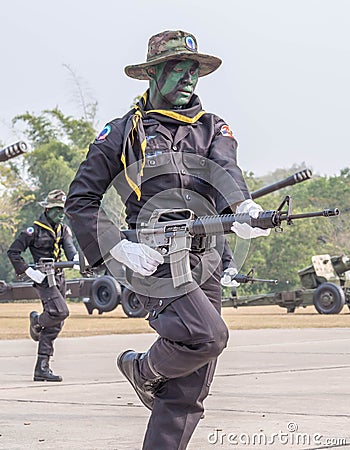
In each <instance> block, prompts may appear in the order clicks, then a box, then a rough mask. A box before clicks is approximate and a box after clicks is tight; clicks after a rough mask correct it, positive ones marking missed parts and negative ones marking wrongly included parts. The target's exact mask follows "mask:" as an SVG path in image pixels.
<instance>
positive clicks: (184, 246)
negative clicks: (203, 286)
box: [122, 196, 339, 287]
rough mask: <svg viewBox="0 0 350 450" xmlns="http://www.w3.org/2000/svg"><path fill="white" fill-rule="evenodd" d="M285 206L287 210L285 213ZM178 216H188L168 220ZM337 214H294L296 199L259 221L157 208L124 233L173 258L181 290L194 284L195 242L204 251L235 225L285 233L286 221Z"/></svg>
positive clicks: (175, 282)
mask: <svg viewBox="0 0 350 450" xmlns="http://www.w3.org/2000/svg"><path fill="white" fill-rule="evenodd" d="M285 207H286V210H283V208H285ZM174 213H180V214H183V215H187V216H188V217H187V218H186V219H181V220H168V221H167V220H165V218H166V217H167V215H169V214H174ZM337 215H339V209H337V208H334V209H324V210H323V211H317V212H306V213H300V214H292V198H291V197H290V196H286V197H285V199H284V200H283V202H282V203H281V204H280V206H279V207H278V209H277V210H275V211H262V212H261V213H259V216H258V217H257V218H256V219H253V218H252V217H250V216H249V214H246V213H244V214H243V213H240V214H225V215H218V216H215V215H213V216H204V217H197V218H196V217H195V215H194V213H193V211H191V210H190V209H175V210H174V209H156V210H154V211H153V213H152V215H151V217H150V219H149V221H148V222H147V223H142V224H141V225H140V227H139V228H138V229H136V230H122V232H123V234H124V235H125V237H126V238H127V239H128V240H130V241H133V242H139V243H143V244H146V245H148V246H149V247H151V248H153V249H156V250H157V251H159V253H161V254H162V255H164V256H169V258H170V261H169V262H170V269H171V275H172V280H173V285H174V287H179V286H182V285H183V284H185V283H188V282H191V281H192V274H191V269H190V260H189V252H190V250H191V249H192V248H193V241H194V239H196V247H197V249H198V241H200V242H201V244H200V245H202V248H203V250H204V249H205V248H206V245H207V237H210V236H215V235H220V234H227V233H232V230H231V227H232V224H233V222H239V223H248V224H249V225H250V226H251V227H258V228H263V229H268V228H275V229H276V230H277V231H278V230H279V231H282V228H281V224H282V222H284V221H285V222H286V223H287V225H291V224H292V223H293V220H296V219H306V218H311V217H331V216H337Z"/></svg>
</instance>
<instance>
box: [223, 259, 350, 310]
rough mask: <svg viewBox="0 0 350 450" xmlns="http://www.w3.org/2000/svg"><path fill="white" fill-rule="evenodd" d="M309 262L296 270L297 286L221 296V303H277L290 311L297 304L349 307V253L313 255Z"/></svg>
mask: <svg viewBox="0 0 350 450" xmlns="http://www.w3.org/2000/svg"><path fill="white" fill-rule="evenodd" d="M311 260H312V264H311V265H310V266H307V267H305V268H304V269H301V270H299V271H298V275H299V278H300V282H301V287H300V289H295V290H291V291H288V290H286V291H278V292H271V293H267V294H260V295H247V296H237V293H236V291H235V290H234V289H233V291H232V295H231V297H227V298H224V299H223V306H230V307H234V308H238V307H241V306H263V305H278V306H280V307H281V308H286V310H287V312H289V313H293V312H294V311H295V309H296V308H298V307H304V308H305V307H306V306H310V305H314V307H315V308H316V310H317V311H318V312H319V313H320V314H338V313H340V311H341V310H342V309H343V306H344V305H348V307H349V309H350V257H349V256H346V255H340V256H330V255H315V256H313V257H312V258H311Z"/></svg>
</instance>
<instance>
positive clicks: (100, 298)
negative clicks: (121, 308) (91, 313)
mask: <svg viewBox="0 0 350 450" xmlns="http://www.w3.org/2000/svg"><path fill="white" fill-rule="evenodd" d="M120 294H121V286H120V284H119V283H118V281H117V280H115V279H114V278H113V277H111V276H109V275H104V276H102V277H99V278H96V280H95V281H94V282H93V283H92V286H91V293H90V304H91V307H92V308H96V309H98V312H99V313H100V314H101V313H103V312H109V311H113V309H115V308H116V307H117V305H118V304H119V302H120Z"/></svg>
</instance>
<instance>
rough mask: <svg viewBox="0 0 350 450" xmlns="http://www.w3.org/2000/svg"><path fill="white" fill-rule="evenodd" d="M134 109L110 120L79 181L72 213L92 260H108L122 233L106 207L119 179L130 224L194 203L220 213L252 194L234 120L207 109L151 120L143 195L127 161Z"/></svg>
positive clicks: (199, 209) (199, 210)
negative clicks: (183, 118)
mask: <svg viewBox="0 0 350 450" xmlns="http://www.w3.org/2000/svg"><path fill="white" fill-rule="evenodd" d="M131 114H132V111H130V112H129V113H127V114H126V115H125V116H124V117H123V118H118V119H115V120H113V121H112V122H110V123H109V124H108V125H107V127H108V128H107V129H108V131H109V133H108V134H104V135H102V137H101V135H100V136H99V137H98V138H97V139H96V140H95V142H94V143H93V144H91V145H90V149H89V152H88V154H87V157H86V160H85V161H84V162H83V163H82V164H81V166H80V168H79V170H78V172H77V174H76V176H75V179H74V180H73V182H72V184H71V186H70V189H69V193H68V196H67V201H66V214H67V216H68V218H69V219H70V223H71V226H72V228H73V231H74V233H75V234H76V236H77V239H78V242H79V244H80V246H81V248H82V250H83V251H84V254H85V256H86V257H87V259H88V261H89V263H90V264H91V265H93V266H96V265H99V264H101V263H102V260H103V259H104V257H105V256H106V255H107V254H108V251H109V250H110V249H111V248H112V247H113V246H114V245H116V244H117V243H118V242H119V241H120V240H121V239H122V235H121V233H120V231H119V229H118V228H117V227H116V225H115V224H114V223H113V222H112V221H111V220H110V219H109V218H108V217H107V215H106V214H104V212H103V211H100V212H99V208H100V204H101V200H102V197H103V194H104V193H105V192H106V190H107V189H108V187H109V186H111V185H113V186H114V187H115V188H116V189H117V191H118V193H119V194H120V196H121V199H122V201H123V203H124V204H125V206H126V220H127V223H128V225H129V227H131V228H134V227H135V226H136V224H138V223H140V222H141V221H145V220H147V219H148V217H149V215H150V213H151V212H152V211H153V210H154V209H155V208H189V209H191V210H193V211H194V212H195V214H196V215H197V216H200V215H206V214H217V213H220V212H221V211H223V210H224V209H225V208H226V207H227V206H228V205H232V204H235V203H238V202H241V201H244V200H245V199H247V198H250V194H249V192H248V189H247V186H246V183H245V181H244V179H243V176H242V172H241V169H240V168H239V167H238V166H237V157H236V149H237V142H236V140H235V138H234V137H233V135H232V133H231V131H230V129H229V127H228V126H227V124H226V123H225V122H224V121H223V120H222V119H220V118H219V117H217V116H216V115H214V114H210V113H205V114H204V115H203V116H202V117H201V118H200V119H199V120H198V121H197V122H196V123H194V124H190V125H187V124H184V125H175V124H169V123H161V122H160V121H158V120H155V119H144V120H143V125H144V129H145V133H146V138H147V148H146V164H145V168H144V174H143V177H142V184H141V193H142V195H141V199H140V200H138V199H137V197H136V194H135V193H134V192H133V191H132V189H131V188H130V186H129V185H128V183H127V181H126V178H125V174H124V168H123V165H122V162H121V154H122V143H123V135H124V129H125V124H126V121H127V119H128V117H129V116H130V115H131Z"/></svg>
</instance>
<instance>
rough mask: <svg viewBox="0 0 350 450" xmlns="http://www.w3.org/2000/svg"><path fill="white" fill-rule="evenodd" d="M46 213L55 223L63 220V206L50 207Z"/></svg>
mask: <svg viewBox="0 0 350 450" xmlns="http://www.w3.org/2000/svg"><path fill="white" fill-rule="evenodd" d="M46 215H47V217H48V218H49V219H50V220H51V221H52V222H53V223H55V224H59V223H62V222H63V219H64V210H63V208H60V207H59V206H56V207H55V208H49V209H48V210H47V211H46Z"/></svg>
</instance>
